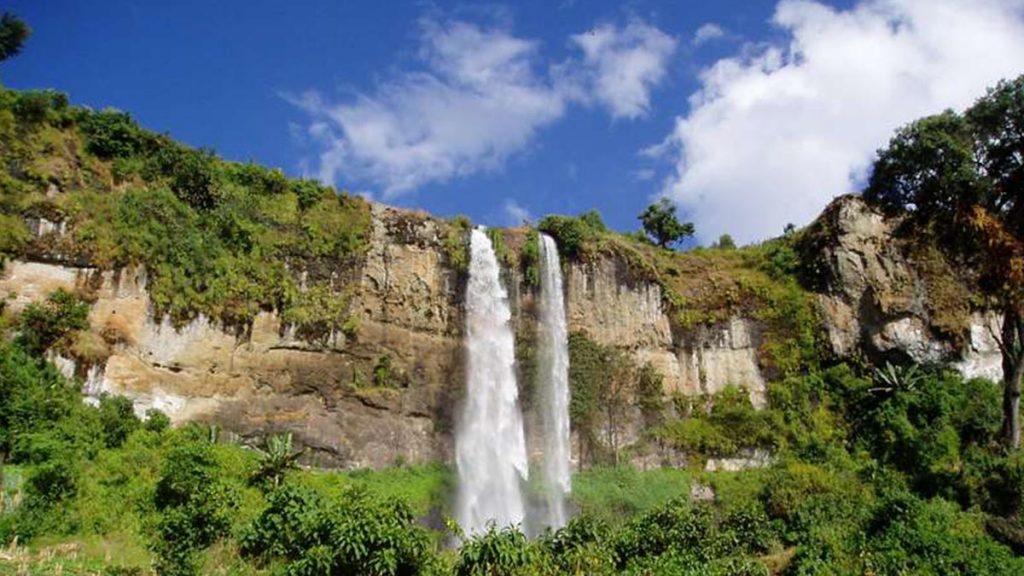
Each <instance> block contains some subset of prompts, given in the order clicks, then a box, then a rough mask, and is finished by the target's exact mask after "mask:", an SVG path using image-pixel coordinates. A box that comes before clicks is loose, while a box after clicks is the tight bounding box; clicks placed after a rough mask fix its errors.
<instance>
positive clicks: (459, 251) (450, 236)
mask: <svg viewBox="0 0 1024 576" xmlns="http://www.w3.org/2000/svg"><path fill="white" fill-rule="evenodd" d="M472 226H473V225H472V224H471V223H470V221H469V218H467V217H465V216H456V217H455V218H453V219H452V220H451V222H449V226H448V231H447V233H446V234H445V237H444V251H445V254H446V255H447V256H448V265H449V266H451V267H452V269H453V270H455V271H456V272H459V273H465V272H467V271H468V270H469V258H470V255H469V231H470V229H471V228H472Z"/></svg>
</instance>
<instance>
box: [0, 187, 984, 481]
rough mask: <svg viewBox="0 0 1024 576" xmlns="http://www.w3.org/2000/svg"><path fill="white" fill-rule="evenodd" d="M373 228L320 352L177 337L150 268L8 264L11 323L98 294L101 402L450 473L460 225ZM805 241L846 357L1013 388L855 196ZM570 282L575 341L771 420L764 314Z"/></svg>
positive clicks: (352, 457)
mask: <svg viewBox="0 0 1024 576" xmlns="http://www.w3.org/2000/svg"><path fill="white" fill-rule="evenodd" d="M371 215H372V219H371V235H370V240H369V247H368V249H367V250H366V252H365V256H364V258H363V261H362V262H361V263H360V265H359V266H358V267H357V268H358V270H359V275H358V282H357V290H356V291H355V294H354V298H353V299H352V301H351V304H350V309H349V312H350V314H351V317H352V319H354V322H353V324H354V326H356V328H355V329H354V330H350V331H349V333H347V334H346V333H345V332H342V331H336V332H333V333H331V334H330V336H329V337H328V338H326V339H323V340H321V341H316V340H310V339H308V338H303V337H300V336H298V335H296V331H295V329H294V327H293V326H290V325H289V324H288V323H287V322H285V321H283V320H282V318H281V315H280V314H279V313H277V312H275V311H262V312H260V313H259V314H258V315H257V316H256V317H255V319H254V321H253V322H252V323H251V325H250V326H248V328H247V329H245V330H242V331H239V330H237V329H231V328H225V327H224V326H222V325H220V324H218V322H217V321H215V320H211V319H209V318H207V317H205V316H202V315H200V316H199V317H197V318H196V319H194V320H192V321H190V322H188V323H187V324H185V325H182V326H178V327H175V326H174V325H172V323H171V322H170V321H169V319H168V318H167V317H166V316H164V317H158V316H156V315H155V313H154V307H153V304H152V302H151V299H150V295H149V293H148V291H147V275H146V271H145V270H144V269H140V268H135V269H130V268H118V269H114V270H101V269H99V268H96V267H91V266H87V265H82V264H81V263H75V262H70V261H60V259H59V258H57V259H54V258H50V259H49V260H50V261H46V262H41V261H26V260H11V261H9V262H7V263H6V265H5V266H4V269H3V275H2V279H0V293H5V294H9V295H11V299H10V300H9V307H10V308H11V309H12V310H14V311H17V310H18V309H20V308H22V307H23V306H24V305H25V304H26V303H28V302H30V301H33V300H39V299H41V298H43V297H45V296H46V295H47V294H48V293H50V292H51V291H53V290H54V289H56V288H65V289H68V290H72V291H76V292H78V293H80V294H83V295H85V297H86V298H87V300H89V301H90V302H91V313H90V324H91V326H92V328H91V330H92V331H93V332H95V333H96V334H97V335H101V336H102V337H103V338H104V339H105V340H106V341H108V342H110V346H109V353H108V354H106V357H105V358H101V359H100V360H98V361H95V362H93V363H85V362H82V361H78V362H77V363H76V362H75V360H72V359H70V358H63V357H60V358H58V361H59V364H60V365H62V366H63V367H64V369H65V370H66V371H67V372H68V374H69V375H71V374H76V375H77V376H79V377H80V378H82V379H83V380H84V382H85V389H86V392H87V393H88V394H90V395H92V396H97V395H99V394H102V393H116V394H124V395H127V396H129V397H131V398H132V399H133V400H134V401H135V403H136V407H137V410H138V411H140V412H144V411H145V410H146V409H149V408H158V409H160V410H162V411H164V412H166V413H167V414H168V415H170V416H171V417H172V419H173V420H175V421H178V422H180V421H184V420H200V421H208V422H213V423H217V424H218V425H220V426H222V427H223V429H224V430H226V431H228V432H230V433H233V434H236V435H238V436H240V437H243V438H249V439H257V438H260V437H262V436H265V435H267V434H268V433H270V432H273V431H283V430H287V431H291V432H293V433H294V435H295V437H296V440H297V441H298V442H300V443H302V444H304V445H306V446H308V447H310V448H311V449H312V450H313V454H314V456H313V460H314V462H316V463H318V464H321V465H331V466H346V467H348V466H370V467H382V466H387V465H390V464H393V463H395V462H400V461H404V462H424V461H431V460H437V459H441V460H446V459H448V458H449V457H450V452H451V435H450V431H451V429H452V425H453V422H454V418H455V410H456V407H457V406H458V403H459V397H460V394H461V393H462V389H463V369H462V364H461V355H462V341H461V331H462V315H463V309H462V298H463V292H462V290H463V285H462V282H463V280H464V278H463V276H462V272H460V271H459V270H457V269H456V268H455V267H453V265H452V263H451V262H450V259H451V255H450V254H449V252H448V248H447V247H446V245H445V238H446V234H447V226H448V225H447V224H446V223H445V222H443V221H438V220H435V219H432V218H429V217H426V216H424V215H422V214H416V213H410V212H407V211H403V210H398V209H395V208H390V207H387V206H383V205H379V204H377V205H373V207H372V210H371ZM34 229H35V233H36V234H37V236H38V237H39V239H46V238H45V237H46V236H52V235H60V234H63V233H66V232H65V231H64V230H63V227H62V226H60V225H59V224H51V225H37V226H35V227H34ZM802 238H803V239H802V241H801V242H802V246H801V247H802V250H803V253H802V258H803V259H804V261H805V262H807V261H811V260H813V261H814V262H816V266H814V272H815V274H816V275H817V276H816V280H815V281H814V282H812V284H816V285H815V288H816V291H815V292H812V293H811V295H812V297H813V299H814V301H815V303H816V306H817V310H818V312H819V318H820V323H821V330H822V334H823V339H824V340H826V341H827V345H828V346H827V347H828V349H829V350H830V351H831V353H832V354H834V355H835V357H837V358H850V357H853V356H855V355H858V354H870V355H889V356H893V355H901V356H903V357H905V358H910V359H913V360H915V361H919V362H929V361H945V362H951V363H953V364H954V365H955V366H957V367H958V368H959V369H961V370H962V371H963V372H964V373H965V374H968V375H971V376H974V375H978V376H986V377H989V378H994V379H997V378H999V377H1000V375H1001V374H1000V363H999V354H998V349H997V348H996V346H995V343H994V341H993V340H992V337H991V335H990V333H989V332H988V330H989V327H990V326H993V327H997V322H998V318H997V317H996V316H995V315H993V314H991V313H988V312H985V311H983V310H970V309H968V310H967V311H965V312H964V313H963V319H962V320H963V324H962V325H961V326H960V327H959V328H957V327H955V326H953V325H951V324H948V323H947V324H944V325H940V324H938V321H937V319H938V317H939V310H937V309H936V308H935V305H934V302H933V298H932V297H931V292H930V291H929V289H930V286H929V283H928V278H927V276H926V275H925V274H924V273H923V272H922V271H921V268H922V266H921V265H920V263H919V262H917V261H915V260H914V259H913V258H911V256H909V255H908V250H909V249H908V248H907V247H906V246H903V245H901V244H900V243H899V242H897V241H896V240H895V239H894V238H893V236H892V225H891V223H888V222H886V221H885V220H884V219H882V218H881V216H879V215H878V214H876V213H875V212H873V211H871V210H870V209H869V208H868V207H867V206H866V205H864V203H863V202H862V201H861V200H860V199H858V198H855V197H848V198H841V199H839V200H837V201H836V202H835V203H833V204H832V205H831V206H830V207H829V208H828V209H827V210H826V211H825V213H824V214H823V215H822V217H821V218H820V219H819V220H818V221H817V222H815V223H814V224H813V225H812V226H810V227H809V228H808V229H807V231H806V232H805V234H804V235H803V237H802ZM564 268H565V274H566V291H567V294H566V297H567V299H566V302H567V308H568V309H567V316H568V319H569V323H570V330H571V331H573V332H577V333H582V334H585V335H586V336H587V337H588V338H590V339H591V340H593V341H594V342H596V343H598V344H601V345H606V346H610V347H614V348H619V349H622V350H624V351H626V352H627V353H628V355H629V356H630V357H632V358H633V359H634V361H635V362H636V364H637V365H642V364H644V363H647V362H650V363H651V365H652V366H653V367H654V368H655V369H656V370H657V371H658V372H659V373H660V374H661V375H662V376H663V387H664V390H663V395H664V397H665V399H669V398H671V397H674V396H675V397H679V396H696V395H713V394H715V393H717V392H720V391H721V390H723V389H724V388H725V387H726V386H728V385H730V384H733V385H738V386H741V387H743V388H744V389H746V390H747V391H748V393H749V395H750V398H751V400H752V401H753V402H754V404H755V405H763V403H764V402H765V379H766V378H765V373H766V369H767V370H769V371H770V370H771V367H766V366H765V365H764V361H763V356H764V353H763V351H764V349H765V346H766V345H767V344H771V342H766V340H765V338H766V336H765V321H764V317H763V315H758V314H747V315H744V314H743V311H742V307H739V306H737V307H736V312H735V314H731V315H728V316H727V317H726V318H725V319H724V320H721V321H712V322H702V323H697V324H695V325H692V326H682V325H680V323H679V322H678V320H676V319H674V318H673V315H672V313H671V312H670V310H669V308H670V306H668V305H667V304H666V297H665V294H664V293H663V287H662V284H663V283H662V282H657V281H650V280H643V279H636V278H635V277H634V275H632V274H631V273H630V263H629V262H628V261H627V260H625V259H623V258H621V257H618V256H615V255H600V256H598V257H594V258H589V259H587V260H586V261H579V260H572V259H566V261H565V262H564ZM508 277H509V282H510V283H513V284H514V286H512V288H513V289H512V290H511V293H512V294H513V296H514V304H516V310H517V314H516V317H517V322H518V323H519V324H520V325H521V329H520V332H521V333H522V332H527V333H528V332H529V328H530V327H531V326H532V322H533V318H532V304H531V302H532V298H533V290H534V289H533V288H532V287H531V286H529V285H528V284H527V283H526V282H525V280H524V279H523V277H522V275H521V274H517V273H513V274H510V275H509V276H508ZM964 306H967V304H964ZM634 420H635V418H634ZM627 428H630V429H628V430H623V432H622V434H623V438H624V440H625V441H626V442H627V443H629V442H631V441H636V440H637V439H638V438H639V437H640V433H639V430H638V429H637V425H636V423H635V422H634V425H633V426H631V427H627Z"/></svg>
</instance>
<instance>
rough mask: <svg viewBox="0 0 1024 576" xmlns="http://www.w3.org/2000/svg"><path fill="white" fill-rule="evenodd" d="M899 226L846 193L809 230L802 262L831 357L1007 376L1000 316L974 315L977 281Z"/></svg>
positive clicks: (987, 311) (995, 376)
mask: <svg viewBox="0 0 1024 576" xmlns="http://www.w3.org/2000/svg"><path fill="white" fill-rule="evenodd" d="M897 225H898V222H896V221H894V220H887V219H886V218H884V217H883V216H882V214H880V213H878V212H877V211H875V210H873V209H872V208H871V207H869V206H868V205H867V203H865V202H864V201H863V200H862V199H861V198H860V197H857V196H844V197H841V198H837V199H836V200H835V201H833V202H832V204H830V205H829V207H828V208H826V209H825V211H824V213H823V214H822V215H821V216H820V217H819V218H818V220H817V221H815V222H814V223H813V224H812V225H811V226H810V227H808V229H807V230H806V232H805V239H804V241H803V253H804V254H803V256H804V258H803V260H804V262H805V267H806V268H808V270H807V275H808V277H809V279H810V281H811V283H812V284H814V285H815V288H816V289H817V291H818V294H817V298H818V306H819V311H820V315H821V318H822V321H823V324H824V328H825V330H826V333H827V336H828V342H829V344H830V345H831V349H832V352H833V353H834V354H835V355H836V357H839V358H847V357H850V356H853V355H855V354H857V353H860V352H863V353H866V354H867V355H868V356H870V357H874V358H875V359H877V360H884V359H893V360H912V361H914V362H920V363H928V362H946V363H950V364H952V365H953V366H955V367H957V368H958V369H959V370H960V371H961V372H963V373H964V375H965V376H968V377H974V376H981V377H987V378H992V379H996V380H998V379H1000V378H1001V377H1002V364H1001V356H1000V353H999V347H998V344H997V343H996V340H995V334H998V333H999V324H1000V323H1001V318H1000V316H999V315H998V314H996V313H994V312H992V311H989V310H977V309H976V310H972V309H971V298H970V292H971V289H970V279H969V278H965V277H964V276H963V274H962V272H959V271H956V270H955V269H954V268H953V267H952V266H950V265H949V263H948V262H946V261H945V259H944V258H943V257H942V255H941V253H938V252H937V251H936V250H935V249H934V248H931V247H929V246H927V245H924V246H922V245H915V244H913V243H912V242H911V241H909V240H905V239H902V238H900V237H898V235H897V234H896V233H895V228H896V226H897Z"/></svg>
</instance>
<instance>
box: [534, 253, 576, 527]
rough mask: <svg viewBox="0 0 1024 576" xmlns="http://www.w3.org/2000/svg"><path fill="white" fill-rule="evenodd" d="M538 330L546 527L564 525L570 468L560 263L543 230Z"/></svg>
mask: <svg viewBox="0 0 1024 576" xmlns="http://www.w3.org/2000/svg"><path fill="white" fill-rule="evenodd" d="M540 254H541V267H540V273H541V283H540V323H539V326H538V330H539V336H540V339H539V344H540V345H539V347H538V349H539V351H540V355H539V360H540V364H539V370H538V376H539V382H538V384H539V393H540V399H541V402H540V406H539V409H540V411H541V414H540V421H541V426H542V434H543V449H544V454H543V464H542V468H541V473H542V478H541V480H542V486H543V488H544V498H545V502H544V503H545V518H544V519H543V522H544V524H545V526H550V527H551V528H554V529H558V528H561V527H562V526H564V525H565V522H566V520H567V518H566V496H567V495H568V494H569V491H570V489H571V488H572V476H571V474H570V470H569V456H570V452H569V340H568V334H567V330H566V323H565V299H564V296H563V291H562V268H561V265H560V264H559V260H558V247H557V246H556V245H555V241H554V239H552V238H551V237H549V236H547V235H545V234H541V236H540Z"/></svg>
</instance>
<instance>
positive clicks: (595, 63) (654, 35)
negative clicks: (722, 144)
mask: <svg viewBox="0 0 1024 576" xmlns="http://www.w3.org/2000/svg"><path fill="white" fill-rule="evenodd" d="M572 43H573V44H575V45H576V46H578V47H579V48H580V50H582V51H583V66H584V68H585V71H584V74H585V76H586V85H587V86H588V87H591V88H592V90H588V91H587V92H588V93H589V92H591V91H592V93H593V95H594V98H595V99H596V100H597V102H598V103H600V104H601V105H603V106H604V107H606V108H607V109H608V111H609V112H610V113H611V114H612V116H613V117H615V118H638V117H641V116H644V115H646V114H647V112H648V110H649V109H650V102H651V90H652V89H653V88H654V87H656V86H657V85H658V84H660V83H661V81H662V80H663V79H664V77H665V72H666V69H667V67H668V62H669V58H670V57H671V56H672V54H673V53H675V51H676V46H677V42H676V40H675V39H674V38H672V37H671V36H669V35H668V34H665V33H664V32H662V31H661V30H659V29H657V28H655V27H654V26H651V25H649V24H647V23H645V22H642V21H640V20H634V21H632V22H630V23H629V24H627V25H626V26H625V27H623V28H619V27H616V26H613V25H611V24H603V25H600V26H597V27H596V28H593V29H591V30H590V31H588V32H585V33H583V34H577V35H574V36H572Z"/></svg>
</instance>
